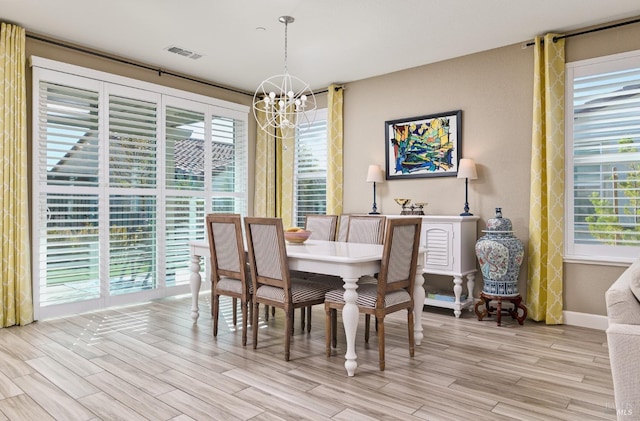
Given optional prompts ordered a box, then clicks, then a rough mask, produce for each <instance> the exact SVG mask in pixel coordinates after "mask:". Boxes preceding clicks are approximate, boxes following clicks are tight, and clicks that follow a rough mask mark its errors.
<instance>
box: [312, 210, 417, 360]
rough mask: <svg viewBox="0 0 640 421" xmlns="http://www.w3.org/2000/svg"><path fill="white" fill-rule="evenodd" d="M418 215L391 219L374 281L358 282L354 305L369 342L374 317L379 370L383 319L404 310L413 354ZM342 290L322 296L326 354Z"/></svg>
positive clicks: (332, 339) (333, 336)
mask: <svg viewBox="0 0 640 421" xmlns="http://www.w3.org/2000/svg"><path fill="white" fill-rule="evenodd" d="M421 225H422V219H421V218H397V219H390V220H389V222H388V226H387V231H386V234H385V240H384V249H383V252H382V261H381V264H380V272H379V273H378V275H377V283H376V284H364V285H360V286H359V287H358V289H357V292H358V298H357V300H356V305H357V306H358V309H359V311H360V312H361V313H364V314H365V317H366V319H365V342H369V320H370V317H371V315H374V316H375V318H376V325H377V328H378V329H377V331H378V353H379V366H380V371H383V370H384V369H385V356H384V347H385V345H384V318H385V316H386V315H387V314H390V313H393V312H396V311H399V310H403V309H406V310H407V327H408V333H409V355H410V356H411V357H413V355H414V337H413V287H414V283H415V277H416V268H417V263H418V247H419V245H420V228H421ZM343 297H344V290H343V289H334V290H331V291H329V292H327V294H326V295H325V301H324V306H325V314H326V317H325V331H326V354H327V356H330V355H331V346H332V345H333V347H334V348H335V347H336V344H337V335H336V331H337V310H339V309H342V308H343V307H344V305H345V302H344V298H343Z"/></svg>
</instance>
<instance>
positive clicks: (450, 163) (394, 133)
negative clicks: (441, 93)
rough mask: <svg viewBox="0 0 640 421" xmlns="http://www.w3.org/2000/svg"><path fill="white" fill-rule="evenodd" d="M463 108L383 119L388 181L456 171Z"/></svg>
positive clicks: (443, 175)
mask: <svg viewBox="0 0 640 421" xmlns="http://www.w3.org/2000/svg"><path fill="white" fill-rule="evenodd" d="M461 119H462V110H457V111H449V112H446V113H439V114H431V115H425V116H420V117H413V118H405V119H398V120H390V121H386V122H385V132H386V133H385V141H386V147H385V158H386V164H385V170H386V178H387V180H394V179H400V178H420V177H446V176H455V175H456V174H457V173H458V161H459V157H460V134H461Z"/></svg>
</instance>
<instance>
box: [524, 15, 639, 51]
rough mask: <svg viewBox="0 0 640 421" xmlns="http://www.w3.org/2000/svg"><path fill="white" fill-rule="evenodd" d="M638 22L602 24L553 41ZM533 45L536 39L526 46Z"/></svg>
mask: <svg viewBox="0 0 640 421" xmlns="http://www.w3.org/2000/svg"><path fill="white" fill-rule="evenodd" d="M638 22H640V18H637V19H633V20H629V21H626V22H619V23H614V24H612V25H607V26H601V27H600V28H593V29H587V30H586V31H580V32H576V33H574V34H569V35H561V36H559V37H553V42H557V41H558V40H561V39H564V38H571V37H576V36H578V35H585V34H590V33H593V32H600V31H604V30H605V29H613V28H618V27H620V26H625V25H630V24H632V23H638ZM541 41H542V42H543V43H544V40H541ZM532 45H536V43H535V41H531V42H528V43H526V44H525V45H524V46H525V48H526V47H531V46H532Z"/></svg>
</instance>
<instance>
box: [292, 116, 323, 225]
mask: <svg viewBox="0 0 640 421" xmlns="http://www.w3.org/2000/svg"><path fill="white" fill-rule="evenodd" d="M294 189H295V195H294V218H295V224H296V225H297V226H300V227H302V226H304V222H305V216H306V215H310V214H316V215H318V214H319V215H322V214H326V211H327V117H326V109H325V110H319V111H318V112H317V113H316V119H315V121H313V122H310V123H309V124H308V125H306V126H305V127H302V130H299V131H298V132H297V135H296V150H295V159H294Z"/></svg>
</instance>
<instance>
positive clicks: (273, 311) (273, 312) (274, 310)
mask: <svg viewBox="0 0 640 421" xmlns="http://www.w3.org/2000/svg"><path fill="white" fill-rule="evenodd" d="M271 315H272V316H275V315H276V308H275V307H271Z"/></svg>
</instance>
